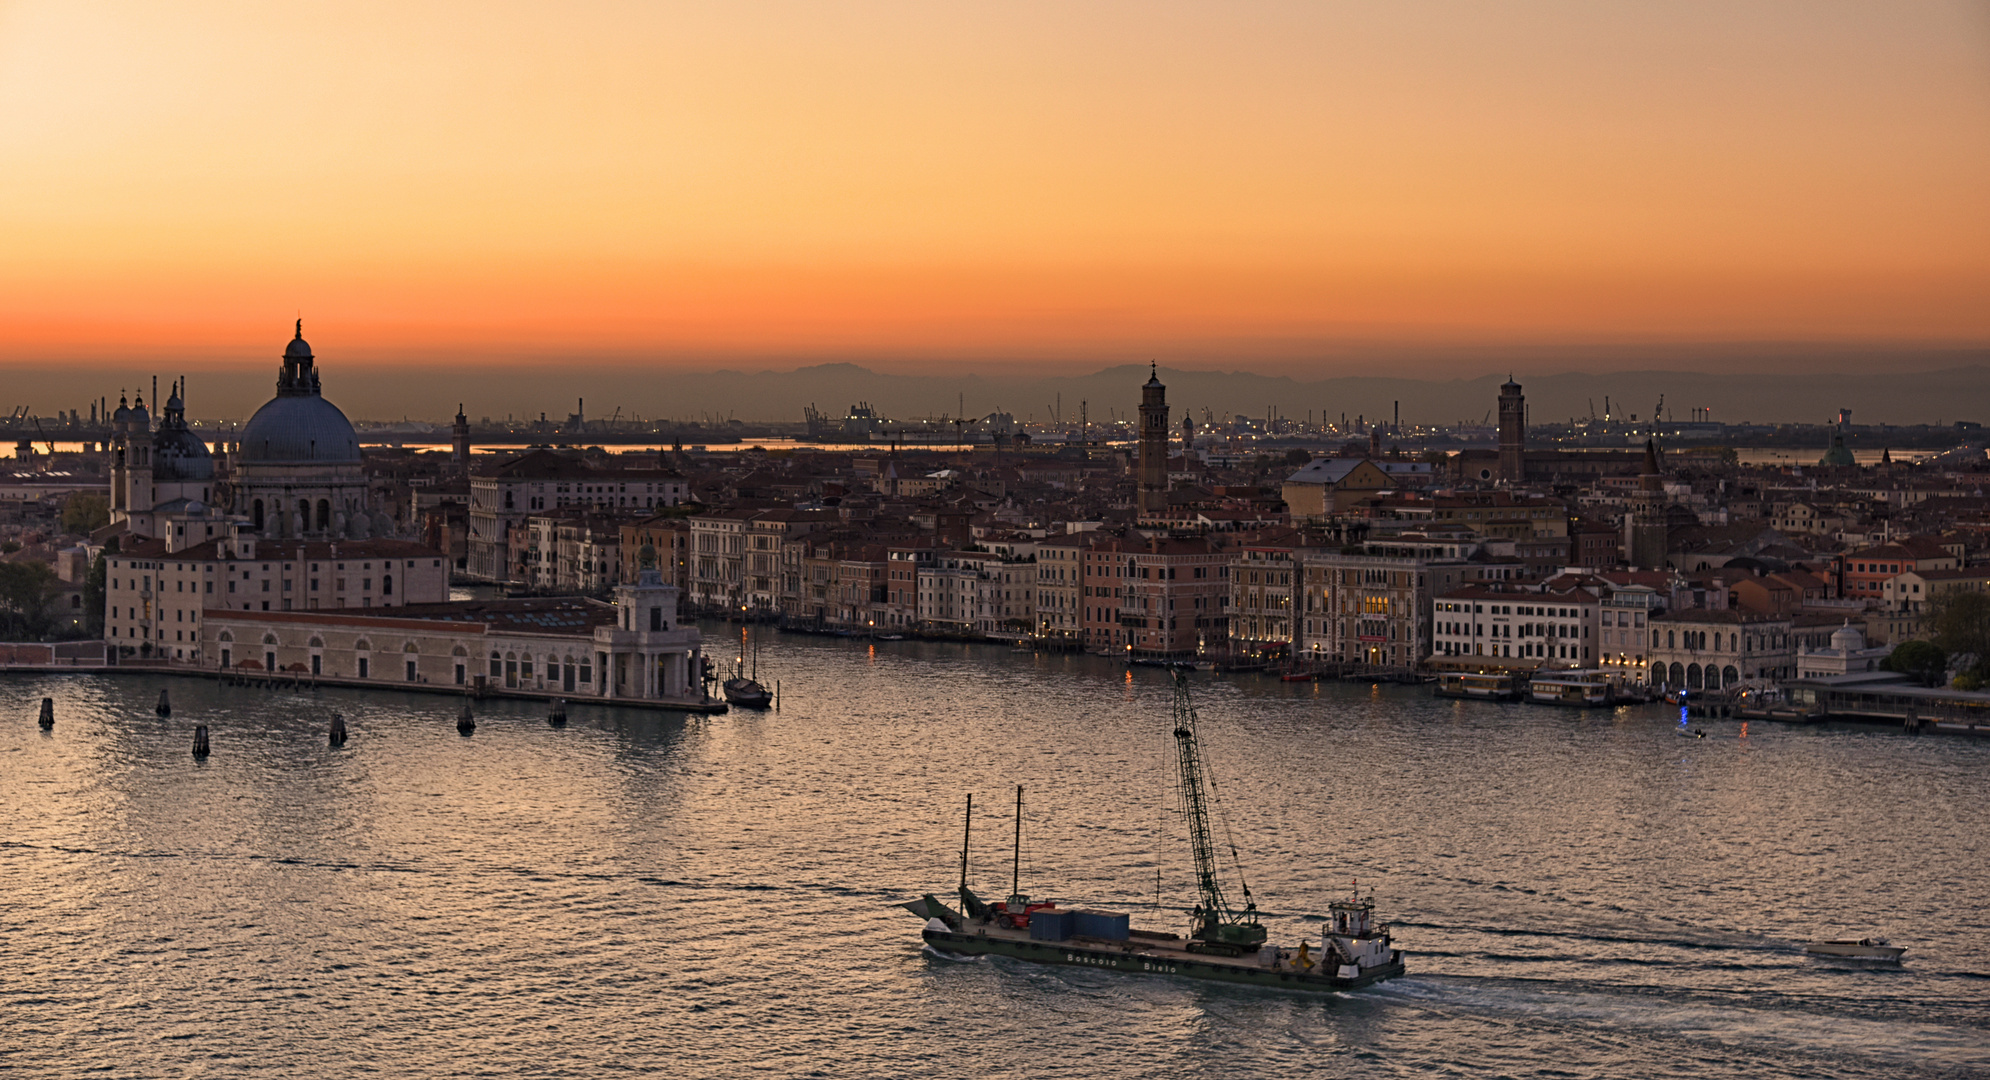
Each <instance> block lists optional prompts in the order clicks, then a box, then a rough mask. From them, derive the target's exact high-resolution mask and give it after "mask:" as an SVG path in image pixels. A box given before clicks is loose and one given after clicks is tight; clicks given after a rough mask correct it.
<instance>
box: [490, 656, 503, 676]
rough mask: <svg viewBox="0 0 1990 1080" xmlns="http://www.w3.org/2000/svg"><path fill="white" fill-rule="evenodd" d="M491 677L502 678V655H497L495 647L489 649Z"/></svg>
mask: <svg viewBox="0 0 1990 1080" xmlns="http://www.w3.org/2000/svg"><path fill="white" fill-rule="evenodd" d="M491 678H493V679H502V678H504V657H502V656H499V655H498V654H497V650H496V649H492V650H491Z"/></svg>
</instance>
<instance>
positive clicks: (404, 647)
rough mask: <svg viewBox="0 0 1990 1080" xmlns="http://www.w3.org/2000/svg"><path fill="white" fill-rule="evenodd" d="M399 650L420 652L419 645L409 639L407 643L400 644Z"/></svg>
mask: <svg viewBox="0 0 1990 1080" xmlns="http://www.w3.org/2000/svg"><path fill="white" fill-rule="evenodd" d="M401 651H402V652H407V653H419V652H421V646H419V645H417V644H415V643H414V642H412V641H410V642H408V643H407V644H405V645H402V646H401Z"/></svg>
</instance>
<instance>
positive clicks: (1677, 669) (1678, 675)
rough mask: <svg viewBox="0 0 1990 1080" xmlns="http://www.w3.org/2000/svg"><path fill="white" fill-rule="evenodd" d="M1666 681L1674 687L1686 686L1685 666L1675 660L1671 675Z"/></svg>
mask: <svg viewBox="0 0 1990 1080" xmlns="http://www.w3.org/2000/svg"><path fill="white" fill-rule="evenodd" d="M1666 681H1667V682H1669V683H1671V684H1672V685H1673V686H1685V685H1686V667H1685V665H1683V664H1681V663H1679V662H1678V661H1677V660H1674V661H1673V662H1672V668H1671V673H1670V674H1669V675H1667V676H1666Z"/></svg>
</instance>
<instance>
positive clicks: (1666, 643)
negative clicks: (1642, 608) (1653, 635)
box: [1665, 630, 1673, 649]
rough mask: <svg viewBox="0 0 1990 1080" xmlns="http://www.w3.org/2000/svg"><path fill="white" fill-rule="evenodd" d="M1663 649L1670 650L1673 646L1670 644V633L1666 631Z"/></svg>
mask: <svg viewBox="0 0 1990 1080" xmlns="http://www.w3.org/2000/svg"><path fill="white" fill-rule="evenodd" d="M1665 647H1666V648H1668V649H1670V648H1673V644H1672V631H1670V630H1667V631H1666V632H1665Z"/></svg>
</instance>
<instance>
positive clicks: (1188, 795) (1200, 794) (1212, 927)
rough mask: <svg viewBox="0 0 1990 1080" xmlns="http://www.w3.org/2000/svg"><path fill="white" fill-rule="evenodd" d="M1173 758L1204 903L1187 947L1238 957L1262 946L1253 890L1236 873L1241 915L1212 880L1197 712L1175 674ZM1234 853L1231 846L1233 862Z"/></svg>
mask: <svg viewBox="0 0 1990 1080" xmlns="http://www.w3.org/2000/svg"><path fill="white" fill-rule="evenodd" d="M1174 675H1175V754H1176V759H1177V762H1178V764H1179V767H1180V772H1181V777H1180V780H1181V801H1182V817H1184V818H1186V819H1187V820H1188V836H1189V844H1190V845H1191V846H1192V847H1193V848H1194V849H1195V879H1196V886H1197V888H1198V889H1199V890H1200V891H1201V894H1202V902H1201V903H1200V904H1198V905H1197V906H1196V908H1195V911H1194V913H1193V914H1194V917H1195V929H1194V930H1193V931H1192V932H1191V933H1190V935H1189V936H1190V938H1191V939H1192V940H1191V941H1190V942H1189V945H1188V947H1189V948H1190V949H1191V950H1194V951H1196V952H1212V953H1226V954H1229V955H1233V956H1234V955H1240V954H1242V953H1247V952H1251V951H1253V950H1255V949H1256V948H1257V947H1258V946H1260V945H1263V944H1264V940H1265V930H1264V927H1263V926H1262V925H1260V924H1259V923H1258V905H1257V902H1256V901H1254V900H1252V899H1251V886H1250V884H1249V883H1248V882H1246V881H1245V880H1244V874H1243V869H1242V868H1241V867H1239V868H1238V871H1237V883H1238V885H1240V886H1242V888H1243V890H1244V909H1243V910H1242V911H1237V910H1235V909H1233V908H1232V907H1231V906H1230V905H1229V903H1228V902H1227V901H1225V900H1224V899H1223V883H1222V882H1221V881H1219V880H1217V877H1216V861H1217V856H1216V842H1215V840H1214V839H1212V838H1211V837H1210V835H1209V805H1208V804H1209V797H1208V796H1207V795H1206V794H1205V793H1204V791H1203V768H1202V746H1201V744H1200V743H1199V742H1198V741H1197V739H1196V735H1195V706H1193V705H1191V704H1190V703H1189V698H1188V677H1187V676H1186V675H1185V674H1183V673H1182V672H1179V671H1177V672H1175V673H1174ZM1236 855H1237V848H1236V845H1235V844H1232V845H1231V846H1230V856H1231V858H1232V859H1235V858H1236Z"/></svg>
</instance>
